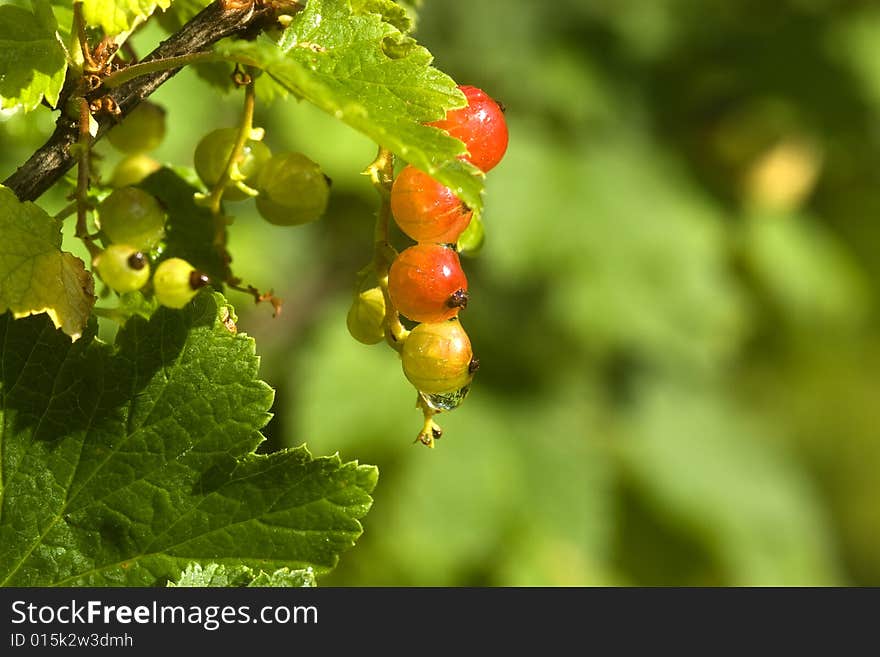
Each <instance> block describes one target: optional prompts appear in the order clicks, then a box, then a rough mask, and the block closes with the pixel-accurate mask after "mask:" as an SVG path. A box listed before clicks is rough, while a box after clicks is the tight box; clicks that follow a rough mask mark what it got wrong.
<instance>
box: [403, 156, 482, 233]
mask: <svg viewBox="0 0 880 657" xmlns="http://www.w3.org/2000/svg"><path fill="white" fill-rule="evenodd" d="M391 212H392V214H393V215H394V220H395V221H396V222H397V225H398V226H400V230H402V231H403V232H404V233H406V234H407V235H408V236H409V237H411V238H412V239H414V240H415V241H416V242H436V243H438V244H451V243H453V242H455V241H456V240H457V239H458V236H459V235H461V233H462V232H463V231H464V229H465V228H467V226H468V224H469V223H470V220H471V215H473V211H472V210H471V209H470V208H469V207H468V206H466V205H465V204H464V203H462V202H461V200H459V198H458V197H457V196H456V195H455V194H453V193H452V190H451V189H449V188H448V187H446V186H445V185H442V184H440V183H439V182H437V181H436V180H434V179H433V178H432V177H431V176H429V175H428V174H427V173H424V172H423V171H419V170H418V169H416V168H415V167H414V166H412V165H407V166H406V167H404V169H403V171H401V172H400V175H398V176H397V178H396V179H395V181H394V186H393V187H392V188H391Z"/></svg>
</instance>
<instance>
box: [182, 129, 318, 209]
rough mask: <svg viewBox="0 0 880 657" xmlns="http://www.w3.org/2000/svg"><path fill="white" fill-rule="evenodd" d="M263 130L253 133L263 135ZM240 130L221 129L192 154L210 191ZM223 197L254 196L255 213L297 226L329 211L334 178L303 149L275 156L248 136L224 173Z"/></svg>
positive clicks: (252, 134)
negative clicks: (328, 202) (328, 204)
mask: <svg viewBox="0 0 880 657" xmlns="http://www.w3.org/2000/svg"><path fill="white" fill-rule="evenodd" d="M262 132H263V131H262V130H254V131H252V132H251V136H252V137H253V136H259V137H262ZM238 135H239V130H238V129H236V128H220V129H218V130H214V131H213V132H209V133H208V134H207V135H205V136H204V137H203V138H202V140H201V141H200V142H199V143H198V145H197V146H196V150H195V155H194V157H193V160H194V164H195V168H196V173H198V175H199V178H201V179H202V182H204V183H205V185H206V186H207V187H208V188H209V189H210V188H213V187H215V186H216V185H217V184H218V183H219V182H220V179H221V177H223V176H224V174H225V173H226V171H227V164H228V163H229V159H230V157H231V156H232V153H233V151H234V149H235V145H236V141H237V139H238ZM226 177H227V180H226V183H225V185H224V188H223V199H224V200H226V201H244V200H246V199H248V198H251V197H254V198H255V199H256V205H257V211H258V212H259V213H260V216H262V217H263V219H265V220H266V221H268V222H269V223H271V224H275V225H276V226H296V225H299V224H305V223H309V222H311V221H315V220H316V219H318V218H319V217H320V216H321V215H323V214H324V211H325V210H326V209H327V201H328V199H329V197H330V179H329V178H327V176H325V175H324V173H323V172H322V171H321V167H320V166H319V165H318V164H317V163H315V162H313V161H312V160H310V159H309V158H308V157H306V156H305V155H303V154H302V153H297V152H292V151H290V152H284V153H278V154H275V155H273V154H272V151H271V150H269V147H268V146H266V144H264V143H263V142H262V141H260V140H259V139H253V138H251V139H247V140H246V141H245V142H244V145H243V147H242V148H241V152H240V155H239V156H238V158H237V161H235V162H233V163H232V168H231V171H229V173H228V175H227V176H226Z"/></svg>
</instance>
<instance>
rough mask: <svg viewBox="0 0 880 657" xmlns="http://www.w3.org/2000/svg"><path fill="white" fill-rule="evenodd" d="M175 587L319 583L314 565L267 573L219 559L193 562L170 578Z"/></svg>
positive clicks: (289, 585) (304, 585) (290, 585)
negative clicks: (174, 578)
mask: <svg viewBox="0 0 880 657" xmlns="http://www.w3.org/2000/svg"><path fill="white" fill-rule="evenodd" d="M168 586H172V587H180V586H187V587H201V586H214V587H222V586H264V587H266V586H278V587H281V586H286V587H313V586H316V582H315V571H313V570H312V569H311V568H304V569H300V570H290V569H289V568H279V569H278V570H276V571H274V572H272V573H267V572H265V571H262V570H261V571H255V570H254V569H253V568H248V567H247V566H232V567H227V566H225V565H223V564H219V563H209V564H206V565H205V566H204V567H202V565H201V564H197V563H194V564H190V565H189V566H187V567H186V569H185V570H184V571H183V572H182V573H181V574H180V579H178V580H177V582H169V583H168Z"/></svg>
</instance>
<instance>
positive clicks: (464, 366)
mask: <svg viewBox="0 0 880 657" xmlns="http://www.w3.org/2000/svg"><path fill="white" fill-rule="evenodd" d="M402 360H403V373H404V374H405V375H406V378H407V379H409V381H410V383H412V384H413V385H414V386H415V387H416V389H417V390H419V391H420V392H423V393H427V394H446V393H452V392H456V391H458V390H461V389H462V388H464V387H465V386H466V385H468V384H469V383H470V382H471V380H472V379H473V377H474V372H475V371H476V367H477V366H478V365H479V363H478V362H477V361H476V360H475V359H474V354H473V350H472V348H471V341H470V339H469V338H468V335H467V333H466V332H465V330H464V328H462V326H461V324H460V323H459V321H458V320H457V319H453V320H450V321H445V322H431V323H424V324H419V325H418V326H416V327H415V328H414V329H413V330H412V331H410V334H409V335H408V336H407V338H406V342H404V343H403V353H402Z"/></svg>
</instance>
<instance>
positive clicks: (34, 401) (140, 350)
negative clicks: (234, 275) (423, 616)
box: [0, 293, 377, 586]
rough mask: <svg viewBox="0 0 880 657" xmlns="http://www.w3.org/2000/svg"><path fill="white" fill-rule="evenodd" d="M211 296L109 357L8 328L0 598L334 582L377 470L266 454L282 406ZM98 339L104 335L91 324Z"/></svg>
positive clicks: (1, 406)
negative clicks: (71, 590)
mask: <svg viewBox="0 0 880 657" xmlns="http://www.w3.org/2000/svg"><path fill="white" fill-rule="evenodd" d="M230 320H233V321H234V316H233V314H232V310H231V308H230V307H229V306H228V305H226V304H225V302H224V300H223V297H222V296H220V295H219V294H216V293H215V294H210V293H202V294H200V295H198V296H197V297H196V299H195V300H194V301H193V302H192V303H191V304H190V305H188V306H187V307H186V308H184V309H183V310H181V311H172V310H168V309H161V310H159V311H158V312H157V313H156V314H155V315H154V316H153V317H152V319H151V320H150V321H149V322H148V321H145V320H143V319H141V318H133V319H131V320H129V322H128V323H127V324H126V325H125V326H124V327H123V328H121V329H120V331H119V333H118V335H117V338H116V343H115V346H113V347H111V346H110V345H107V344H104V343H102V342H100V341H99V340H97V339H96V338H95V337H94V335H93V332H92V331H90V332H89V334H88V335H87V336H85V337H84V338H83V339H82V340H80V341H78V342H75V343H72V344H71V343H70V341H69V340H67V339H65V338H64V336H62V335H60V334H59V333H58V332H55V331H53V330H52V329H51V327H50V325H49V323H48V322H47V321H46V320H45V319H44V318H28V319H25V320H16V321H13V320H12V319H11V318H10V317H9V316H8V315H7V316H6V317H5V318H0V412H2V418H3V424H2V432H3V433H2V434H0V435H2V443H0V448H2V450H0V454H2V462H0V465H2V468H0V475H2V484H0V495H2V502H0V583H3V584H7V585H17V586H18V585H20V586H42V585H92V586H105V585H129V586H143V585H156V584H165V583H166V582H167V581H169V580H176V579H178V578H179V577H180V574H181V571H182V570H183V569H184V568H186V567H187V566H188V565H189V564H190V563H193V562H201V563H211V562H213V563H219V564H223V565H225V566H227V567H230V568H236V567H239V566H247V567H249V568H252V569H254V571H255V572H256V571H258V570H261V569H262V570H265V571H266V572H274V571H275V570H277V569H279V568H291V569H302V568H309V567H311V568H313V569H314V570H315V572H317V573H319V574H320V573H324V572H327V571H328V570H330V569H331V568H333V567H334V566H335V564H336V562H337V559H338V555H339V553H340V552H341V551H343V550H345V549H347V548H349V547H351V546H352V545H353V543H354V541H355V539H357V537H358V536H360V534H361V525H360V523H359V522H358V519H359V518H361V517H362V516H363V515H364V514H366V512H367V510H368V509H369V507H370V505H371V502H372V500H371V498H370V492H371V491H372V489H373V487H374V486H375V483H376V477H377V472H376V469H375V468H374V467H371V466H360V465H358V464H357V463H356V462H350V463H342V462H341V461H340V460H339V458H338V456H334V457H331V458H312V456H311V455H310V454H309V452H308V451H307V450H306V449H305V448H298V449H291V450H285V451H281V452H275V453H272V454H268V455H263V454H256V453H255V452H254V450H255V448H256V447H257V446H258V445H259V443H260V442H261V441H262V440H263V437H262V436H261V434H260V433H259V429H260V427H262V426H263V425H264V424H265V423H266V421H267V420H268V418H269V414H268V409H269V406H270V405H271V402H272V398H273V392H272V390H271V389H270V388H269V387H268V386H267V385H266V384H265V383H263V382H262V381H259V380H258V379H257V378H256V375H257V369H258V365H259V359H258V358H257V356H256V355H255V353H254V343H253V340H251V339H250V338H248V337H247V336H245V335H243V334H236V333H235V332H234V331H231V330H230V328H228V327H229V326H230V325H231V323H230ZM93 326H94V325H93Z"/></svg>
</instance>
